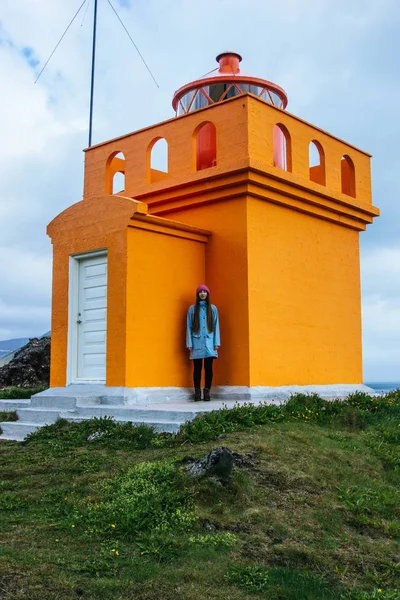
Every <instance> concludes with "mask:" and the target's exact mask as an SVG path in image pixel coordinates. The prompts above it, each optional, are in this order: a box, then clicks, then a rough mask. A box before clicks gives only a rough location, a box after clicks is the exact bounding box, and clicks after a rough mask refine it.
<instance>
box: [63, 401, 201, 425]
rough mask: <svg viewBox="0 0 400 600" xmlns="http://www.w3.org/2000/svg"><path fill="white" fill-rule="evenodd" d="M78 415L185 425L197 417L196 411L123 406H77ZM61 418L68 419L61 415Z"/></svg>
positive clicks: (87, 417)
mask: <svg viewBox="0 0 400 600" xmlns="http://www.w3.org/2000/svg"><path fill="white" fill-rule="evenodd" d="M76 414H77V416H79V417H84V418H86V419H92V418H93V417H113V418H115V419H116V420H117V421H125V422H126V421H132V422H137V421H143V420H144V421H171V422H179V423H184V422H185V421H188V420H191V419H193V418H194V417H195V416H196V414H197V413H196V412H194V411H184V410H182V411H175V410H168V409H166V410H162V409H160V410H157V409H153V408H150V407H143V408H136V407H127V406H126V405H122V406H86V405H84V406H79V405H78V406H77V407H76ZM61 417H62V418H65V419H68V416H64V413H63V412H62V413H61Z"/></svg>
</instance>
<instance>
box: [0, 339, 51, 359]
mask: <svg viewBox="0 0 400 600" xmlns="http://www.w3.org/2000/svg"><path fill="white" fill-rule="evenodd" d="M50 334H51V331H47V332H46V333H44V334H43V335H40V336H38V339H41V338H42V337H50ZM30 339H32V338H14V339H12V340H0V367H2V366H3V365H5V364H7V363H8V362H10V360H11V359H12V358H13V356H14V352H16V351H17V350H19V349H20V348H22V347H23V346H25V345H26V344H27V343H28V342H29V340H30Z"/></svg>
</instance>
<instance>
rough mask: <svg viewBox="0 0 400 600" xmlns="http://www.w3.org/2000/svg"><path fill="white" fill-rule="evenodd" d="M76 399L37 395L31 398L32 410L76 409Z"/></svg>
mask: <svg viewBox="0 0 400 600" xmlns="http://www.w3.org/2000/svg"><path fill="white" fill-rule="evenodd" d="M75 406H76V398H75V397H74V396H42V395H40V394H37V395H36V396H32V398H31V407H32V408H50V409H52V410H57V409H60V410H68V409H74V408H75Z"/></svg>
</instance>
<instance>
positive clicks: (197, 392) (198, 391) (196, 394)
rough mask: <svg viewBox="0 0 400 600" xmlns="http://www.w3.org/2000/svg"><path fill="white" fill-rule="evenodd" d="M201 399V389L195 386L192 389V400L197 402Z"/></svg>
mask: <svg viewBox="0 0 400 600" xmlns="http://www.w3.org/2000/svg"><path fill="white" fill-rule="evenodd" d="M200 400H201V389H200V388H195V390H194V401H195V402H199V401H200Z"/></svg>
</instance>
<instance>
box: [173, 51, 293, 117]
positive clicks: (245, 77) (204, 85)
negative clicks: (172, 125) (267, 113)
mask: <svg viewBox="0 0 400 600" xmlns="http://www.w3.org/2000/svg"><path fill="white" fill-rule="evenodd" d="M216 60H217V62H218V63H219V67H218V68H216V69H214V70H213V71H210V72H209V73H207V74H206V75H203V77H201V78H200V79H197V80H196V81H192V82H191V83H187V84H186V85H184V86H183V87H181V88H179V90H177V91H176V92H175V94H174V97H173V100H172V106H173V108H174V110H175V112H176V114H177V115H184V114H186V113H189V112H192V111H194V110H198V109H199V108H204V107H205V106H209V105H210V104H215V103H216V102H222V101H223V100H227V99H228V98H232V97H233V96H238V95H239V94H254V95H255V96H258V98H261V99H262V100H264V101H265V102H268V103H269V104H273V105H274V106H277V107H278V108H283V109H284V108H286V106H287V102H288V100H287V96H286V93H285V91H284V90H283V89H282V88H280V87H279V86H278V85H276V84H275V83H271V82H270V81H266V80H265V79H260V78H259V77H254V76H253V75H249V74H247V73H245V72H244V71H243V70H241V69H240V66H239V63H240V62H241V60H242V57H241V56H240V54H237V53H236V52H222V54H218V56H217V58H216Z"/></svg>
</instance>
